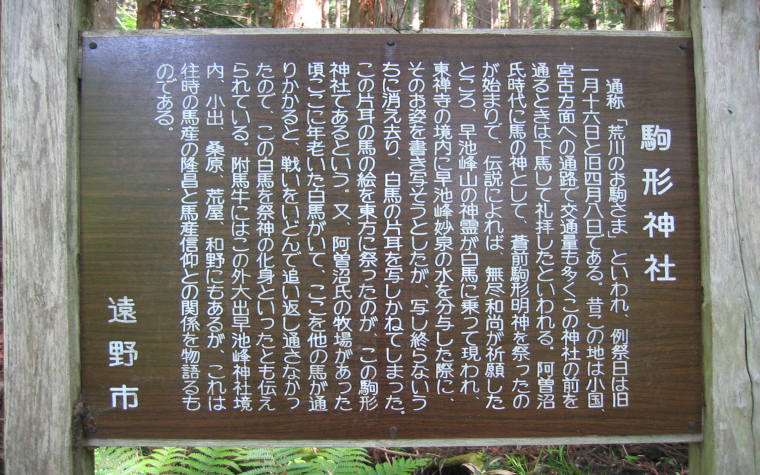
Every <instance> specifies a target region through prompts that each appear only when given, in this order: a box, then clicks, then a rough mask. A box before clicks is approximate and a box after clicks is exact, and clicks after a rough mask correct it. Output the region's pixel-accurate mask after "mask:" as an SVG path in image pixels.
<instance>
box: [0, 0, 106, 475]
mask: <svg viewBox="0 0 760 475" xmlns="http://www.w3.org/2000/svg"><path fill="white" fill-rule="evenodd" d="M84 3H85V2H81V1H77V0H69V1H65V2H49V1H47V0H30V1H25V2H6V3H5V5H3V7H4V8H3V10H2V74H0V76H2V88H1V89H2V103H3V108H2V109H3V110H2V115H3V117H2V165H3V170H4V175H5V176H4V183H3V209H4V211H5V215H4V216H3V218H4V219H3V239H4V241H3V244H4V250H5V256H4V257H5V259H4V274H5V287H4V291H5V301H4V303H5V345H6V347H5V348H6V353H5V357H6V360H5V365H6V366H5V370H6V380H5V388H6V393H5V397H6V399H5V417H6V422H5V470H6V473H14V474H43V473H44V474H74V473H82V474H84V473H92V470H93V467H92V464H91V462H92V455H91V454H92V453H91V452H90V451H89V450H86V449H84V448H82V447H80V448H79V449H77V450H73V447H74V445H75V443H76V442H77V439H78V435H79V434H77V433H76V432H77V431H76V429H75V428H74V427H75V426H74V425H73V418H72V413H73V406H74V403H75V401H76V399H77V398H78V395H79V342H78V339H79V325H78V318H77V315H78V310H79V302H78V299H77V293H78V276H77V252H78V225H77V219H78V216H77V208H76V203H77V194H76V190H77V175H78V174H77V158H78V151H79V144H78V132H79V130H78V123H79V119H78V97H77V92H78V90H77V57H78V46H77V45H78V31H79V29H80V28H81V27H86V26H88V25H87V24H85V22H83V21H82V20H83V13H82V12H83V11H86V9H84V8H83V4H84ZM80 433H81V431H80Z"/></svg>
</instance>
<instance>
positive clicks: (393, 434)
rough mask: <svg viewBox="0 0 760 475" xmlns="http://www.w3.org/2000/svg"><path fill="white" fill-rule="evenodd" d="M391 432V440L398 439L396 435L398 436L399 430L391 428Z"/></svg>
mask: <svg viewBox="0 0 760 475" xmlns="http://www.w3.org/2000/svg"><path fill="white" fill-rule="evenodd" d="M389 432H390V433H391V439H395V438H396V434H398V429H397V428H395V427H391V429H390V431H389Z"/></svg>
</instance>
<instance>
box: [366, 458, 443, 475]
mask: <svg viewBox="0 0 760 475" xmlns="http://www.w3.org/2000/svg"><path fill="white" fill-rule="evenodd" d="M431 460H432V459H429V458H422V459H413V458H405V457H397V458H395V459H393V462H392V463H388V462H385V463H380V464H377V465H375V467H374V468H373V467H372V466H369V465H368V466H365V467H362V469H361V470H360V471H359V472H357V475H409V474H411V473H412V472H414V471H416V470H417V469H418V468H421V467H424V466H426V465H428V464H429V463H430V461H431Z"/></svg>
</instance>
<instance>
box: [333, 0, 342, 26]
mask: <svg viewBox="0 0 760 475" xmlns="http://www.w3.org/2000/svg"><path fill="white" fill-rule="evenodd" d="M342 6H343V0H336V1H335V28H340V20H341V18H340V17H341V15H343V9H342V8H341V7H342Z"/></svg>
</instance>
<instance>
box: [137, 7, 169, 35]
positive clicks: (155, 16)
mask: <svg viewBox="0 0 760 475" xmlns="http://www.w3.org/2000/svg"><path fill="white" fill-rule="evenodd" d="M162 10H163V2H162V0H137V29H138V30H158V29H159V28H161V12H162Z"/></svg>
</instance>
